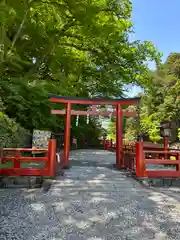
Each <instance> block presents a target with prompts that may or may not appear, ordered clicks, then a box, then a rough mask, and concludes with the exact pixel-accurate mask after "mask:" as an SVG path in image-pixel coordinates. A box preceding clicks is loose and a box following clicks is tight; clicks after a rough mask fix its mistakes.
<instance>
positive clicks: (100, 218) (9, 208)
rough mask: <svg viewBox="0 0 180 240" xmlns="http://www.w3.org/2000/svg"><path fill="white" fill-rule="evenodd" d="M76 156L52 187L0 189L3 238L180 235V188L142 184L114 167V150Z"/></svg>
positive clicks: (99, 239)
mask: <svg viewBox="0 0 180 240" xmlns="http://www.w3.org/2000/svg"><path fill="white" fill-rule="evenodd" d="M72 159H73V160H72V163H73V167H72V168H71V169H70V170H67V171H66V173H65V176H63V177H59V178H58V179H56V181H54V184H53V185H52V187H51V189H50V190H49V191H48V192H42V190H40V189H36V190H22V189H21V190H10V189H1V190H0V240H3V239H7V240H11V239H12V240H16V239H17V240H21V239H22V240H35V239H37V240H50V239H51V240H61V239H62V240H63V239H68V240H92V239H96V240H116V239H117V240H121V239H126V240H127V239H128V240H133V239H134V240H143V239H144V240H147V239H157V240H162V239H163V240H165V239H173V240H175V239H180V234H179V232H180V190H178V189H173V188H170V189H156V191H155V190H153V189H147V188H145V187H143V186H141V185H140V184H139V183H138V182H136V181H135V180H133V179H131V178H127V177H126V176H125V175H124V174H123V173H121V172H119V171H115V170H113V169H111V164H112V163H114V162H115V154H114V153H110V152H105V151H94V150H84V151H74V152H73V156H72ZM97 163H98V164H97ZM97 165H99V167H97ZM178 191H179V192H178Z"/></svg>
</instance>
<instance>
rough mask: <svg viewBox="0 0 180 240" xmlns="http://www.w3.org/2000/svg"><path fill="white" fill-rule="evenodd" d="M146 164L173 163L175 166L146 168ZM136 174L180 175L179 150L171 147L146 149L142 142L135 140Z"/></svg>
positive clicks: (142, 176) (149, 176) (149, 175)
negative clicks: (167, 148) (169, 167)
mask: <svg viewBox="0 0 180 240" xmlns="http://www.w3.org/2000/svg"><path fill="white" fill-rule="evenodd" d="M172 158H173V159H174V160H173V159H172ZM148 164H153V165H165V166H167V165H174V166H175V168H174V169H172V168H171V169H167V168H162V169H147V165H148ZM136 176H137V177H139V178H146V177H148V178H157V177H158V178H160V177H175V178H178V177H180V152H178V151H177V150H173V149H171V150H168V151H164V150H162V149H161V150H159V149H157V150H152V149H147V148H144V145H143V142H137V143H136Z"/></svg>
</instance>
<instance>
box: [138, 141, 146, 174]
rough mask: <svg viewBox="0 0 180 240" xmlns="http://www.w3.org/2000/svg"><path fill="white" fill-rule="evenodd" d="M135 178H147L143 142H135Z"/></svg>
mask: <svg viewBox="0 0 180 240" xmlns="http://www.w3.org/2000/svg"><path fill="white" fill-rule="evenodd" d="M136 177H139V178H143V177H147V173H146V166H145V156H144V152H143V142H136Z"/></svg>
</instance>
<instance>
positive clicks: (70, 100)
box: [49, 95, 140, 169]
mask: <svg viewBox="0 0 180 240" xmlns="http://www.w3.org/2000/svg"><path fill="white" fill-rule="evenodd" d="M49 98H50V102H52V103H59V104H65V105H66V109H64V110H51V113H52V114H60V115H65V131H64V159H63V167H68V165H69V151H70V131H71V115H76V116H77V115H79V116H87V115H89V116H99V115H101V116H109V115H110V114H111V116H112V117H116V167H117V168H118V169H120V168H122V167H123V163H122V152H123V129H122V119H123V116H124V117H134V116H136V115H137V114H136V112H135V111H133V112H132V111H131V112H128V111H127V110H123V109H122V106H123V105H136V104H137V103H138V101H139V99H140V98H121V99H110V100H109V99H108V100H106V99H98V98H77V97H67V96H56V95H49ZM72 104H81V105H92V110H91V111H81V110H73V109H72ZM97 105H112V106H113V105H115V106H116V110H114V111H113V112H108V111H97V109H96V106H97Z"/></svg>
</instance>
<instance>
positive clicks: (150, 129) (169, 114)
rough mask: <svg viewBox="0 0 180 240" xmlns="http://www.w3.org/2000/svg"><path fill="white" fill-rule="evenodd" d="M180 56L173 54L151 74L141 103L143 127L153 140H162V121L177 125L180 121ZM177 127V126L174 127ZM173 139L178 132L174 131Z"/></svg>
mask: <svg viewBox="0 0 180 240" xmlns="http://www.w3.org/2000/svg"><path fill="white" fill-rule="evenodd" d="M179 59H180V54H178V53H172V54H170V55H169V56H168V58H167V61H166V62H165V64H162V65H159V66H158V67H157V69H156V71H154V72H150V73H149V77H148V85H146V87H145V94H144V95H143V97H142V101H141V110H140V116H141V125H142V126H141V127H142V130H143V131H144V132H145V133H147V134H148V135H149V137H150V139H151V140H153V141H159V140H160V131H159V126H160V122H161V121H171V122H174V123H177V122H178V121H179V119H180V98H179V96H180V82H179V77H180V75H179V69H180V61H179ZM174 126H175V127H177V124H175V125H174ZM172 132H173V134H172V139H176V136H175V135H176V132H177V131H174V130H173V131H172Z"/></svg>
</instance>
